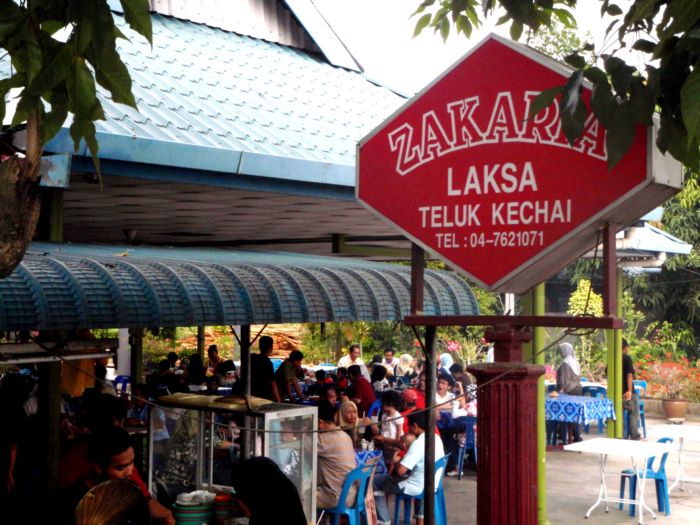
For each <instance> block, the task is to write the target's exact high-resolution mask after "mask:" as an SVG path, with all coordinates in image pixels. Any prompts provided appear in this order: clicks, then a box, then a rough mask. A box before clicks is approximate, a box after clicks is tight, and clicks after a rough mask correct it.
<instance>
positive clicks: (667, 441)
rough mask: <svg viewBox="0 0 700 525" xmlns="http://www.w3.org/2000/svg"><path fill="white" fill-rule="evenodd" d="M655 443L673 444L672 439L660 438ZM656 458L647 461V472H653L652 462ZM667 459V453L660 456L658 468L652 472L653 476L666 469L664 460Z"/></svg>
mask: <svg viewBox="0 0 700 525" xmlns="http://www.w3.org/2000/svg"><path fill="white" fill-rule="evenodd" d="M656 442H657V443H673V438H670V437H663V438H660V439H658V440H657V441H656ZM655 459H656V457H650V458H649V459H648V460H647V470H653V466H654V460H655ZM667 459H668V452H664V453H663V455H662V456H661V461H659V468H657V469H656V470H653V472H654V474H658V473H659V472H663V471H664V469H665V468H666V460H667Z"/></svg>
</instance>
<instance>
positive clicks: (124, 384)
mask: <svg viewBox="0 0 700 525" xmlns="http://www.w3.org/2000/svg"><path fill="white" fill-rule="evenodd" d="M130 385H131V377H130V376H117V377H115V378H114V389H115V390H116V391H117V394H126V393H128V392H130V391H131V388H130Z"/></svg>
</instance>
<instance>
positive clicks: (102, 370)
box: [95, 363, 107, 379]
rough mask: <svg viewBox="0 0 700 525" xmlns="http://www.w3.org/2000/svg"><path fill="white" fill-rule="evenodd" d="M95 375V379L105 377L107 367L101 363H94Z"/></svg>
mask: <svg viewBox="0 0 700 525" xmlns="http://www.w3.org/2000/svg"><path fill="white" fill-rule="evenodd" d="M95 377H96V378H97V379H105V378H106V377H107V367H106V366H105V365H103V364H102V363H97V364H95Z"/></svg>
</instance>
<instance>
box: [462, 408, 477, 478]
mask: <svg viewBox="0 0 700 525" xmlns="http://www.w3.org/2000/svg"><path fill="white" fill-rule="evenodd" d="M467 417H468V418H469V421H467V422H466V425H465V434H466V435H465V439H464V445H463V446H460V447H459V450H458V451H457V479H462V471H463V470H464V456H466V452H467V450H473V451H474V463H476V462H477V457H476V435H475V432H474V425H476V418H475V417H472V416H467Z"/></svg>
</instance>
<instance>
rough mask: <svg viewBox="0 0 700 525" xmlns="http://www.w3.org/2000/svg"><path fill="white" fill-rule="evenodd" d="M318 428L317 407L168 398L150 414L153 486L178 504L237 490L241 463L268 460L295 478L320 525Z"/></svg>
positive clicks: (254, 400) (182, 396)
mask: <svg viewBox="0 0 700 525" xmlns="http://www.w3.org/2000/svg"><path fill="white" fill-rule="evenodd" d="M316 428H317V409H316V407H312V406H298V405H288V404H282V403H274V402H271V401H268V400H267V399H260V398H256V397H249V398H248V400H246V399H245V398H243V397H242V396H230V397H220V396H215V395H201V394H185V393H179V394H173V395H167V396H162V397H160V398H159V399H158V400H157V406H154V407H152V410H151V413H150V424H149V437H150V439H149V479H148V481H149V486H150V488H151V491H152V492H153V494H155V495H157V497H158V498H159V499H161V500H162V501H165V502H172V501H174V500H175V498H176V497H177V495H178V494H180V493H181V492H191V491H194V490H198V489H202V488H207V487H230V486H231V471H232V469H233V468H235V465H236V464H237V463H239V462H240V461H241V457H243V458H247V457H254V456H265V457H268V458H270V459H272V460H273V461H274V462H275V463H276V464H277V465H278V466H279V467H280V469H282V471H283V472H284V473H285V474H286V475H287V477H288V478H289V479H290V480H292V482H293V483H294V485H295V486H296V488H297V490H298V491H299V495H300V496H301V501H302V504H303V506H304V511H305V512H306V516H307V519H308V521H309V522H315V521H316V520H315V516H316V434H315V433H313V432H310V431H312V430H315V429H316ZM246 429H250V430H249V431H246ZM270 496H271V498H272V500H274V495H273V494H271V495H270Z"/></svg>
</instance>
